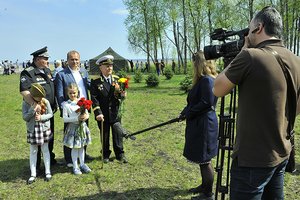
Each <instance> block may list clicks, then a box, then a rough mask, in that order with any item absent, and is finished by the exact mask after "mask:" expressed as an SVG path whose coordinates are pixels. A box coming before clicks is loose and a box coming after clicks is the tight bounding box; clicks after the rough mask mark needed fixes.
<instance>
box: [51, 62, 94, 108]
mask: <svg viewBox="0 0 300 200" xmlns="http://www.w3.org/2000/svg"><path fill="white" fill-rule="evenodd" d="M79 72H80V74H81V77H82V79H83V82H84V86H85V91H86V93H87V94H86V96H87V98H88V99H89V95H88V89H89V87H90V81H89V78H88V73H87V71H86V70H85V69H84V68H80V70H79ZM71 83H76V81H75V78H74V76H73V74H72V72H71V70H70V68H69V67H66V68H65V69H64V70H62V71H60V72H58V73H57V74H56V77H55V87H56V98H57V102H58V105H59V108H60V109H61V110H62V103H63V102H64V101H67V100H68V99H69V97H68V94H67V92H66V88H67V87H68V86H69V85H70V84H71Z"/></svg>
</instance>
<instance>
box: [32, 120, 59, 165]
mask: <svg viewBox="0 0 300 200" xmlns="http://www.w3.org/2000/svg"><path fill="white" fill-rule="evenodd" d="M50 129H51V133H52V138H51V139H50V140H49V143H48V148H49V153H50V163H51V165H54V164H56V160H55V153H53V146H54V116H53V117H52V118H51V119H50ZM41 156H42V154H41V147H40V146H39V147H38V152H37V161H36V168H37V169H39V168H40V166H41Z"/></svg>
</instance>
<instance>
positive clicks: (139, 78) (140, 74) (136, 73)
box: [134, 70, 143, 83]
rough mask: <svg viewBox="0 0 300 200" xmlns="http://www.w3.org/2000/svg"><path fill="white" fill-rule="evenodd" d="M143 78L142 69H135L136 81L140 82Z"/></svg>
mask: <svg viewBox="0 0 300 200" xmlns="http://www.w3.org/2000/svg"><path fill="white" fill-rule="evenodd" d="M142 80H143V74H142V72H141V70H137V71H135V74H134V82H135V83H140V82H142Z"/></svg>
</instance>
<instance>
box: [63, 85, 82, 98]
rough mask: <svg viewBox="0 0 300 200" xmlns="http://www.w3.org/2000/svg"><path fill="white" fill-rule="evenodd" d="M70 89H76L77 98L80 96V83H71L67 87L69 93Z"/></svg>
mask: <svg viewBox="0 0 300 200" xmlns="http://www.w3.org/2000/svg"><path fill="white" fill-rule="evenodd" d="M69 90H76V91H77V93H78V94H77V98H78V97H79V96H80V95H79V88H78V85H77V84H76V83H71V84H70V85H68V87H67V88H66V93H67V94H68V92H69Z"/></svg>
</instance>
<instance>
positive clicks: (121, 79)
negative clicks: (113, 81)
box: [118, 78, 127, 83]
mask: <svg viewBox="0 0 300 200" xmlns="http://www.w3.org/2000/svg"><path fill="white" fill-rule="evenodd" d="M126 81H127V78H120V79H119V80H118V82H119V83H125V82H126Z"/></svg>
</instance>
